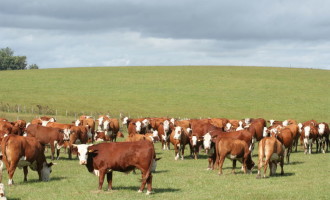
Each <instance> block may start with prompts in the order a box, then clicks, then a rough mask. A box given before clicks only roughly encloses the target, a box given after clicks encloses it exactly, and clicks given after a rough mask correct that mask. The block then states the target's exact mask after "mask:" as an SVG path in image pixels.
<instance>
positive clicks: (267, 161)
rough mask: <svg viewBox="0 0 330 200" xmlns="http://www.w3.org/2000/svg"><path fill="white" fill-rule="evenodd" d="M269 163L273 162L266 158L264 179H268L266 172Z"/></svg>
mask: <svg viewBox="0 0 330 200" xmlns="http://www.w3.org/2000/svg"><path fill="white" fill-rule="evenodd" d="M269 163H271V162H269V158H266V160H265V163H264V164H263V165H264V178H266V172H267V167H268V164H269Z"/></svg>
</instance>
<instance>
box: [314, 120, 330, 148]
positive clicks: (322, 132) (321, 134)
mask: <svg viewBox="0 0 330 200" xmlns="http://www.w3.org/2000/svg"><path fill="white" fill-rule="evenodd" d="M317 128H318V141H317V142H318V143H319V149H317V152H318V151H319V152H321V150H322V153H325V152H327V151H328V146H329V135H330V130H329V125H328V124H327V123H325V122H322V123H319V124H318V125H317Z"/></svg>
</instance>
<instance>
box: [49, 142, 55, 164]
mask: <svg viewBox="0 0 330 200" xmlns="http://www.w3.org/2000/svg"><path fill="white" fill-rule="evenodd" d="M50 150H51V152H52V155H51V159H52V160H54V155H55V145H54V142H50Z"/></svg>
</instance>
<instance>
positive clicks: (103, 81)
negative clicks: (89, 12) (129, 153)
mask: <svg viewBox="0 0 330 200" xmlns="http://www.w3.org/2000/svg"><path fill="white" fill-rule="evenodd" d="M329 77H330V71H329V70H315V69H294V68H270V67H232V66H228V67H227V66H219V67H217V66H177V67H94V68H67V69H42V70H25V71H1V72H0V85H1V89H0V109H1V112H0V117H5V118H8V119H9V120H16V119H25V120H27V121H30V120H31V119H33V118H35V117H37V116H39V115H43V114H44V113H43V112H46V111H47V110H48V111H56V112H57V115H56V117H57V119H58V121H59V122H71V121H73V120H75V116H78V115H80V114H82V113H84V114H88V115H89V114H92V115H97V114H99V113H104V114H108V113H109V114H110V115H112V116H114V117H119V113H123V114H124V115H130V116H131V117H139V116H143V117H147V116H150V117H152V116H170V117H176V118H200V117H201V118H204V117H226V118H230V119H241V118H245V117H263V118H265V119H267V120H268V119H271V118H273V119H277V120H284V119H289V118H291V119H296V120H297V121H299V122H303V121H306V120H310V119H315V120H317V121H320V122H321V121H325V122H328V123H329V122H330V115H329V113H330V90H329V86H330V81H329ZM37 105H39V108H42V109H41V110H38V107H37ZM6 106H7V107H8V109H9V108H10V109H9V111H10V112H7V111H6ZM17 106H19V107H20V110H19V112H17V111H15V109H14V110H13V109H12V108H17ZM32 110H33V111H34V113H31V111H32ZM123 131H124V135H125V136H127V132H126V129H123ZM155 147H156V152H157V156H158V157H161V158H162V159H161V160H160V161H159V162H158V167H157V173H155V174H154V176H153V190H154V192H155V193H154V194H152V195H150V196H147V195H145V192H144V193H143V194H140V193H137V190H138V188H139V186H140V182H139V179H140V178H141V176H140V174H139V172H138V173H137V174H128V175H126V174H123V173H119V172H114V175H113V186H114V191H111V192H108V191H105V189H106V184H104V187H103V190H102V191H97V186H98V178H97V177H96V176H94V175H92V174H90V173H88V171H87V169H86V167H84V166H80V165H79V164H78V160H77V159H74V160H68V159H67V157H68V156H67V155H66V154H65V153H64V152H62V154H61V156H60V160H58V161H55V162H57V165H56V166H54V167H53V173H52V174H51V181H50V182H38V181H36V180H37V173H36V172H33V171H30V172H29V175H28V182H27V183H24V182H23V171H22V170H19V169H17V171H16V172H15V175H14V181H15V185H14V186H11V187H9V186H7V181H8V177H7V173H6V170H4V171H3V172H4V173H3V174H4V177H3V182H4V183H5V186H6V192H7V197H8V199H22V200H24V199H34V200H35V199H54V198H55V199H77V200H82V199H187V200H190V199H329V196H330V188H329V187H330V178H329V174H330V158H329V153H326V154H315V153H313V154H312V155H304V153H303V151H302V149H301V147H299V148H298V149H299V151H298V152H297V153H292V154H291V161H292V163H291V164H286V165H285V166H284V172H285V175H284V176H280V175H277V176H275V177H271V178H266V179H261V180H260V179H256V172H257V171H256V169H254V170H253V174H252V175H245V174H242V172H241V171H240V169H239V168H240V166H241V165H239V164H238V169H237V170H236V171H237V172H238V173H237V174H236V175H232V174H230V172H231V169H230V167H231V161H229V160H226V161H225V165H224V171H223V172H224V175H222V176H218V175H217V171H207V170H206V168H207V156H206V155H205V154H204V153H203V152H202V153H201V156H200V159H199V160H193V159H190V158H189V157H188V154H189V150H188V148H187V147H186V155H187V156H186V159H185V160H183V161H181V160H180V161H175V160H174V151H173V150H169V151H163V150H161V148H160V144H159V143H156V144H155ZM314 151H315V150H314ZM255 153H256V150H255ZM47 155H48V161H49V162H50V159H49V158H50V157H49V153H47ZM253 160H254V162H256V163H257V157H256V156H255V157H253ZM278 171H279V169H278Z"/></svg>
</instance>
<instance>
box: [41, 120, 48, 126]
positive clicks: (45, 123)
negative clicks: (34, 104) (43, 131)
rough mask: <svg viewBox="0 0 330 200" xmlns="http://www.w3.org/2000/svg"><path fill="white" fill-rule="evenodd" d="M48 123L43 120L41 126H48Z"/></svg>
mask: <svg viewBox="0 0 330 200" xmlns="http://www.w3.org/2000/svg"><path fill="white" fill-rule="evenodd" d="M48 122H49V121H43V120H41V126H47V124H48Z"/></svg>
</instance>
